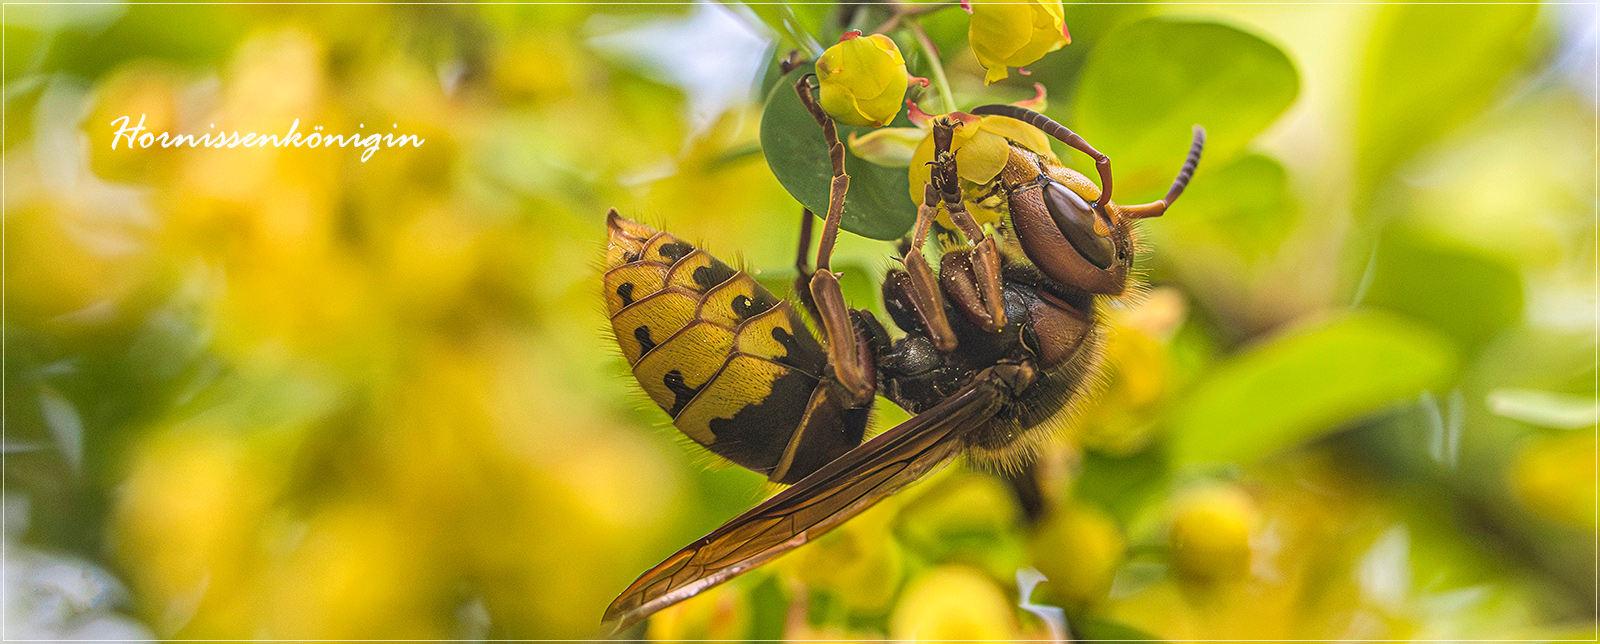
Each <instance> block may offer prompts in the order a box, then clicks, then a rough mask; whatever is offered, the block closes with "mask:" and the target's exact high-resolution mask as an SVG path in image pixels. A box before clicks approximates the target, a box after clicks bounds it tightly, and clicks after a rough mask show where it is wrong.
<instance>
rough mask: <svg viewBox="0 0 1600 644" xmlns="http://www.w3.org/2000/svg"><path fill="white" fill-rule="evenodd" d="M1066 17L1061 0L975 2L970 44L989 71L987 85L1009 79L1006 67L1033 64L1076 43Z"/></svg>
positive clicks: (986, 76)
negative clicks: (1063, 46)
mask: <svg viewBox="0 0 1600 644" xmlns="http://www.w3.org/2000/svg"><path fill="white" fill-rule="evenodd" d="M1062 16H1063V14H1062V11H1061V0H1033V1H1032V2H1023V3H1014V2H1001V1H999V0H973V2H972V22H971V23H970V24H969V26H968V27H967V41H968V42H970V43H972V51H973V53H975V54H977V55H978V62H979V63H981V64H983V66H984V67H985V68H987V69H988V70H989V73H988V74H987V75H985V76H984V78H983V82H984V83H985V84H988V83H993V82H995V81H997V80H1000V79H1003V78H1005V77H1006V76H1007V75H1008V74H1007V73H1006V67H1021V66H1023V65H1030V64H1033V62H1034V61H1037V60H1039V59H1040V58H1043V57H1044V55H1045V54H1047V53H1050V52H1052V51H1055V50H1057V49H1060V48H1061V46H1062V45H1065V44H1067V43H1069V42H1072V35H1071V34H1069V33H1067V25H1066V20H1065V19H1064V18H1063V17H1062Z"/></svg>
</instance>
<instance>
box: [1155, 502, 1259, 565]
mask: <svg viewBox="0 0 1600 644" xmlns="http://www.w3.org/2000/svg"><path fill="white" fill-rule="evenodd" d="M1255 523H1256V507H1255V502H1254V501H1253V500H1251V498H1250V496H1249V495H1248V494H1246V493H1245V491H1244V490H1242V489H1240V488H1239V487H1238V486H1234V485H1226V484H1224V485H1216V486H1211V487H1205V488H1201V489H1198V490H1195V491H1193V492H1191V493H1189V494H1187V495H1185V497H1184V498H1183V499H1182V500H1181V501H1179V503H1178V508H1177V515H1176V516H1174V517H1173V519H1172V532H1171V534H1169V535H1168V536H1169V539H1170V540H1171V545H1172V564H1173V567H1174V568H1176V569H1177V571H1178V573H1179V574H1180V575H1182V576H1184V577H1187V578H1190V579H1194V580H1197V581H1202V582H1209V581H1222V580H1231V579H1239V578H1241V577H1244V576H1245V575H1246V574H1247V573H1248V572H1249V571H1250V533H1251V532H1252V531H1253V530H1254V527H1255Z"/></svg>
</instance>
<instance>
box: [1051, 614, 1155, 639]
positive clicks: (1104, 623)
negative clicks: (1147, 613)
mask: <svg viewBox="0 0 1600 644" xmlns="http://www.w3.org/2000/svg"><path fill="white" fill-rule="evenodd" d="M1072 634H1073V636H1074V638H1075V639H1076V640H1078V641H1081V642H1117V641H1122V642H1165V641H1166V640H1164V639H1161V638H1160V637H1157V636H1155V635H1153V634H1150V633H1147V632H1145V631H1142V630H1139V629H1138V628H1135V627H1133V626H1130V625H1128V624H1124V623H1122V622H1119V621H1116V620H1113V619H1108V618H1105V617H1097V616H1083V617H1079V618H1077V619H1075V620H1073V622H1072Z"/></svg>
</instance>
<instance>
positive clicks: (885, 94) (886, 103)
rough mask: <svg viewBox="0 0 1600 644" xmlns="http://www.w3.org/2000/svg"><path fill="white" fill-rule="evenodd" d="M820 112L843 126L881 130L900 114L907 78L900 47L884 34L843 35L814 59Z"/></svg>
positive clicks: (908, 82) (854, 32)
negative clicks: (820, 55)
mask: <svg viewBox="0 0 1600 644" xmlns="http://www.w3.org/2000/svg"><path fill="white" fill-rule="evenodd" d="M817 82H818V83H820V84H821V85H822V109H823V111H825V112H827V113H828V116H831V117H833V120H835V121H838V122H840V123H843V124H845V125H863V126H870V127H881V126H883V125H887V124H888V123H889V121H892V120H894V117H895V115H896V114H899V113H900V101H901V100H902V99H904V98H905V95H906V87H907V86H908V85H909V84H910V77H909V76H908V75H907V74H906V61H905V59H904V58H901V57H900V48H899V47H896V46H895V44H894V41H893V40H890V39H889V37H888V36H885V35H883V34H873V35H871V36H862V35H861V32H859V31H851V32H846V33H845V35H844V38H842V39H840V40H839V44H837V45H834V46H832V47H829V48H828V50H827V51H825V52H822V57H821V58H818V59H817Z"/></svg>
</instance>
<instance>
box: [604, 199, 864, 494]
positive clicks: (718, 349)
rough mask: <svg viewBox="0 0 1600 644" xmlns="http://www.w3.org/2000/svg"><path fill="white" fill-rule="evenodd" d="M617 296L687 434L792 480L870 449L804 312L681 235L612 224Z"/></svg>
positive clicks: (611, 300) (654, 393)
mask: <svg viewBox="0 0 1600 644" xmlns="http://www.w3.org/2000/svg"><path fill="white" fill-rule="evenodd" d="M607 222H608V227H609V229H610V230H609V232H610V238H609V242H608V245H607V248H606V266H605V268H606V274H605V297H606V309H607V313H608V314H609V315H610V316H611V329H612V332H613V333H614V334H615V336H616V339H617V344H618V345H619V346H620V347H621V349H622V355H623V357H625V358H626V359H627V360H628V364H629V365H630V366H631V367H632V368H633V375H634V377H635V378H636V379H638V381H639V384H640V386H642V387H643V388H644V391H645V393H646V394H648V395H649V396H650V399H651V400H653V401H655V403H656V404H657V405H659V406H660V407H661V409H662V410H663V411H665V412H667V414H668V415H669V416H671V417H672V423H673V424H674V425H676V426H677V428H678V430H679V431H681V432H683V433H684V434H685V435H687V436H688V437H689V438H691V439H694V441H695V442H697V443H699V444H701V445H703V446H705V447H706V448H707V449H709V450H711V451H712V452H713V453H715V454H717V455H718V456H721V457H723V458H726V459H728V460H730V461H733V462H734V463H737V464H739V465H741V466H744V467H746V468H749V469H751V470H754V471H757V472H760V473H762V474H765V475H767V476H768V478H770V479H771V480H773V481H776V482H779V483H792V482H794V481H797V480H799V479H800V478H802V477H804V476H805V475H806V474H809V473H811V472H812V471H814V470H815V469H816V468H818V467H821V466H822V464H824V463H827V462H828V461H831V460H833V459H834V458H835V457H837V456H838V455H840V454H843V453H844V452H845V451H848V450H849V449H850V448H851V447H855V446H856V445H857V444H859V443H860V442H861V436H862V433H863V430H864V429H865V426H866V410H865V409H845V408H843V406H842V405H841V404H839V403H837V402H836V401H837V400H839V398H838V396H836V395H834V394H833V389H834V387H831V386H828V385H829V383H831V377H830V375H829V373H830V371H829V369H828V363H827V362H828V359H827V353H826V352H824V351H823V349H822V346H821V345H820V344H818V342H817V340H816V338H815V337H814V336H812V334H811V331H810V330H809V329H807V328H806V326H805V324H804V322H802V321H801V319H800V316H799V315H798V314H797V313H796V312H795V310H794V307H793V306H792V305H791V304H790V303H789V302H786V301H784V300H781V299H778V298H776V297H774V296H773V295H772V293H771V292H769V291H767V289H766V288H765V287H763V286H761V285H760V284H759V283H757V282H756V281H755V279H754V278H752V277H751V276H750V275H748V274H746V273H745V272H744V271H740V270H736V269H734V268H732V267H730V266H728V265H727V264H724V263H723V262H721V261H720V260H718V259H717V258H715V257H712V256H711V254H710V253H707V252H705V251H704V250H700V249H697V248H695V247H694V246H693V245H691V244H689V243H688V242H685V241H682V240H680V239H678V238H676V237H674V236H672V235H671V234H670V233H665V232H658V231H656V230H654V229H652V228H650V227H648V226H644V225H642V224H639V223H636V222H632V221H629V220H627V219H623V218H622V217H620V216H618V215H617V213H616V211H615V210H613V211H611V213H610V215H609V217H608V218H607Z"/></svg>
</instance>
